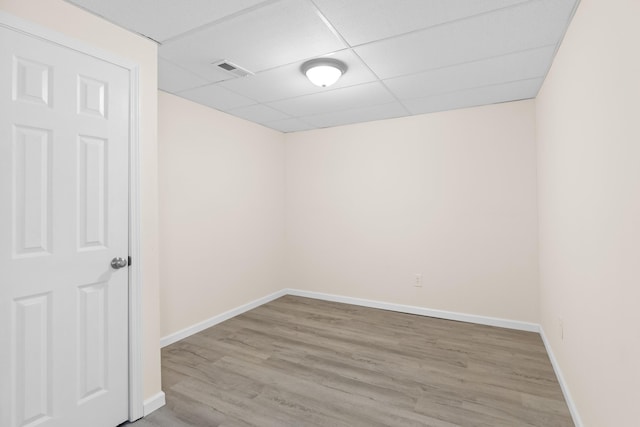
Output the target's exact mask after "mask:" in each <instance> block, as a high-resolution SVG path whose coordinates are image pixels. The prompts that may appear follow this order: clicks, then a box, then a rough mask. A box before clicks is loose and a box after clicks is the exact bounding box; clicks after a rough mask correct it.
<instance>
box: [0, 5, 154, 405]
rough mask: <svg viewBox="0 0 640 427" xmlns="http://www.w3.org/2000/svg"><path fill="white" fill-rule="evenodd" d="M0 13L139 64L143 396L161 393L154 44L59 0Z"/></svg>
mask: <svg viewBox="0 0 640 427" xmlns="http://www.w3.org/2000/svg"><path fill="white" fill-rule="evenodd" d="M0 10H3V11H5V12H8V13H11V14H13V15H16V16H18V17H21V18H22V19H25V20H28V21H31V22H34V23H36V24H38V25H41V26H43V27H47V28H49V29H51V30H54V31H57V32H59V33H62V34H65V35H67V36H70V37H73V38H75V39H77V40H81V41H83V42H85V43H87V44H89V45H92V46H95V47H98V48H100V49H103V50H106V51H108V52H111V53H113V54H114V55H117V56H119V57H121V58H124V59H127V60H129V61H133V62H135V63H137V64H139V66H140V113H141V114H140V149H141V153H140V154H141V162H142V165H141V166H142V177H141V190H142V191H141V193H142V200H141V209H142V212H141V219H142V253H143V260H142V276H143V316H144V319H143V322H144V324H143V329H144V355H143V357H144V396H145V398H147V397H151V396H153V395H155V394H156V393H157V392H158V391H160V351H159V340H160V330H159V320H158V319H159V312H158V249H157V248H158V232H157V230H158V209H157V153H156V151H157V142H156V137H157V59H156V57H157V46H156V45H155V43H153V42H151V41H149V40H148V39H145V38H143V37H139V36H136V35H134V34H132V33H130V32H128V31H124V30H122V29H120V28H119V27H116V26H114V25H112V24H110V23H108V22H106V21H104V20H102V19H100V18H97V17H95V16H93V15H91V14H88V13H86V12H84V11H82V10H80V9H78V8H76V7H74V6H71V5H70V4H68V3H65V2H63V1H61V0H0Z"/></svg>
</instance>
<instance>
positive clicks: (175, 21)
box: [68, 0, 265, 42]
mask: <svg viewBox="0 0 640 427" xmlns="http://www.w3.org/2000/svg"><path fill="white" fill-rule="evenodd" d="M68 1H69V2H70V3H74V4H76V5H78V6H81V7H83V8H85V9H88V10H91V11H92V12H93V13H96V14H98V15H101V16H103V17H105V18H106V19H108V20H109V21H111V22H115V23H117V24H118V25H120V26H122V27H124V28H127V29H129V30H132V31H135V32H137V33H140V34H143V35H145V36H147V37H151V38H152V39H154V40H156V41H159V42H162V41H165V40H167V39H169V38H171V37H175V36H177V35H178V34H181V33H184V32H186V31H189V30H191V29H192V28H196V27H199V26H201V25H204V24H207V23H209V22H213V21H217V20H219V19H221V18H224V17H225V16H228V15H231V14H233V13H236V12H238V11H240V10H243V9H245V8H248V7H251V6H255V5H257V4H259V3H263V2H264V1H265V0H216V1H211V0H189V1H175V0H135V1H131V0H108V1H105V0H68Z"/></svg>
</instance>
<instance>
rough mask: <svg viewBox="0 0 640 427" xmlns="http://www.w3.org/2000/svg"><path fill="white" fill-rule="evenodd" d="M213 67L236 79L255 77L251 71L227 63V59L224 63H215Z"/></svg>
mask: <svg viewBox="0 0 640 427" xmlns="http://www.w3.org/2000/svg"><path fill="white" fill-rule="evenodd" d="M213 65H215V66H216V67H218V68H220V69H221V70H223V71H226V72H227V73H229V74H231V75H233V76H236V77H246V76H253V74H254V73H252V72H251V71H249V70H247V69H245V68H242V67H241V66H239V65H236V64H234V63H233V62H230V61H227V60H226V59H223V60H222V61H216V62H214V63H213Z"/></svg>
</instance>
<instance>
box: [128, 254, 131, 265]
mask: <svg viewBox="0 0 640 427" xmlns="http://www.w3.org/2000/svg"><path fill="white" fill-rule="evenodd" d="M127 262H128V264H127V265H131V257H130V256H128V257H127Z"/></svg>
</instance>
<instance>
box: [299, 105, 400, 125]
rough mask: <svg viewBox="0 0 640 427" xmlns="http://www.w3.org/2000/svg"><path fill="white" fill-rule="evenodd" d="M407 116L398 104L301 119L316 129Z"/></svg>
mask: <svg viewBox="0 0 640 427" xmlns="http://www.w3.org/2000/svg"><path fill="white" fill-rule="evenodd" d="M406 115H407V109H406V108H404V106H403V105H402V104H400V103H399V102H392V103H389V104H382V105H374V106H370V107H369V106H367V107H362V108H354V109H350V110H341V111H336V112H331V113H325V114H318V115H314V116H305V117H302V119H303V120H304V121H306V122H308V123H311V124H312V125H314V126H316V127H318V128H326V127H331V126H341V125H347V124H350V123H359V122H369V121H372V120H383V119H391V118H394V117H402V116H406Z"/></svg>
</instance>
